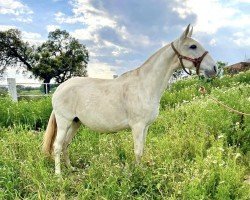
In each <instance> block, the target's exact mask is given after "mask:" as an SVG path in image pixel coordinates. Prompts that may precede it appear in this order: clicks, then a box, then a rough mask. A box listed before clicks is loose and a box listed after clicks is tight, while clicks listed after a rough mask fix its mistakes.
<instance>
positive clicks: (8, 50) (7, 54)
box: [0, 29, 33, 74]
mask: <svg viewBox="0 0 250 200" xmlns="http://www.w3.org/2000/svg"><path fill="white" fill-rule="evenodd" d="M32 51H33V48H32V47H31V46H30V45H29V44H28V42H24V41H23V40H22V37H21V31H19V30H17V29H9V30H7V31H0V74H3V73H4V72H5V70H6V67H7V66H15V65H16V64H17V63H19V65H20V64H23V66H26V67H27V68H28V69H31V63H32Z"/></svg>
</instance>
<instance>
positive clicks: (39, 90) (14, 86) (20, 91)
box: [0, 78, 59, 102]
mask: <svg viewBox="0 0 250 200" xmlns="http://www.w3.org/2000/svg"><path fill="white" fill-rule="evenodd" d="M58 85H59V84H57V83H16V79H15V78H7V85H6V84H5V85H3V84H1V85H0V86H1V87H2V88H4V91H5V90H6V91H8V93H9V95H10V96H11V98H12V99H13V101H16V102H17V101H18V99H19V98H20V97H41V96H48V95H50V94H51V93H52V92H51V91H50V88H51V87H52V86H53V87H52V89H53V90H54V89H55V86H58ZM36 86H37V87H36ZM41 86H43V87H41ZM53 90H52V91H53ZM34 91H35V94H30V93H32V92H33V93H34Z"/></svg>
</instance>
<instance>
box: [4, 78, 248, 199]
mask: <svg viewBox="0 0 250 200" xmlns="http://www.w3.org/2000/svg"><path fill="white" fill-rule="evenodd" d="M247 76H249V74H247ZM242 77H243V78H242ZM236 80H237V81H236ZM240 80H241V81H240ZM245 80H247V78H246V75H245V74H240V75H238V76H236V77H233V78H230V77H226V78H224V79H221V80H215V82H213V83H212V84H214V85H212V84H211V83H210V84H208V83H202V82H200V83H202V84H203V85H205V86H206V87H207V88H208V90H209V94H208V95H206V96H200V95H199V93H198V92H197V93H196V89H197V88H198V87H199V84H200V83H196V82H195V81H194V80H192V79H190V80H185V81H181V82H177V83H176V84H175V85H174V86H173V87H172V88H171V90H170V91H166V92H165V94H164V96H163V99H162V101H161V111H160V115H159V117H158V118H157V120H156V122H155V123H154V124H152V126H151V127H150V128H149V133H148V137H147V144H146V148H145V154H144V156H143V160H142V163H141V165H139V166H136V165H135V163H134V154H133V141H132V136H131V132H130V131H122V132H119V134H98V133H96V132H94V131H91V130H89V129H88V128H86V127H82V128H81V129H80V131H79V132H78V134H77V135H76V137H75V138H74V140H73V142H72V144H71V146H70V155H71V159H72V163H73V165H74V166H76V167H78V168H79V170H78V171H77V172H71V171H69V170H68V169H66V168H65V167H64V166H63V169H62V171H63V179H62V180H58V178H57V177H55V176H54V162H53V160H49V159H48V158H45V157H44V155H43V154H42V153H41V151H40V150H41V141H42V132H43V131H41V133H40V132H34V131H33V130H34V129H37V124H38V123H39V128H41V129H43V128H44V127H45V126H46V123H47V120H48V118H49V115H50V112H51V102H50V101H51V100H50V98H46V99H42V100H39V101H29V102H27V101H21V102H19V103H18V104H15V103H12V102H11V101H10V100H8V99H4V100H0V113H4V114H3V115H1V119H0V123H1V126H2V130H1V131H0V152H1V156H0V199H187V200H190V199H212V200H213V199H221V200H224V199H246V200H247V199H250V186H249V185H248V184H246V183H244V177H245V176H246V175H248V174H249V173H250V119H249V117H245V118H244V121H243V122H242V121H241V118H240V117H239V116H238V115H237V114H234V113H230V112H228V111H227V110H225V109H224V108H222V107H220V106H219V105H217V104H216V103H214V102H213V101H212V100H211V99H210V95H212V96H213V97H216V98H218V99H220V100H222V101H223V102H225V103H226V104H228V105H229V106H231V107H233V108H235V109H238V110H241V111H244V112H248V113H250V85H249V82H248V83H247V82H246V81H245ZM193 81H194V82H193ZM196 81H197V80H196ZM220 81H221V82H220ZM217 82H218V83H217ZM191 83H192V84H191ZM187 88H189V89H190V90H189V89H187ZM32 111H33V113H32Z"/></svg>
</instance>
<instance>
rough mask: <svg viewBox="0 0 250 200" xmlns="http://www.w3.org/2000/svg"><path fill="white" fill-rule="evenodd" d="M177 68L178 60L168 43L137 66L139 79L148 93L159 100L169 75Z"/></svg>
mask: <svg viewBox="0 0 250 200" xmlns="http://www.w3.org/2000/svg"><path fill="white" fill-rule="evenodd" d="M177 68H178V60H177V57H176V56H175V53H174V51H173V50H172V48H171V46H170V44H169V45H166V46H165V47H163V48H161V49H160V50H158V51H157V52H156V53H155V54H154V55H153V56H151V57H150V58H149V59H148V60H147V61H146V62H145V63H144V64H143V65H142V66H141V67H140V68H138V70H139V76H140V81H141V82H142V84H143V86H144V88H145V90H146V92H147V93H148V95H150V96H151V97H152V98H155V99H157V100H158V101H160V98H161V96H162V94H163V92H164V90H165V89H166V87H167V85H168V81H169V79H170V77H171V76H172V74H173V72H174V71H175V70H176V69H177Z"/></svg>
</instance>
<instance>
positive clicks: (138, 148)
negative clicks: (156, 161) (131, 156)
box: [132, 123, 148, 164]
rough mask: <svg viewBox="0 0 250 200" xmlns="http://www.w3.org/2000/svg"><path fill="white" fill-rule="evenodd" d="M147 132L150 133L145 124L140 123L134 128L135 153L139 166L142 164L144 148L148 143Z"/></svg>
mask: <svg viewBox="0 0 250 200" xmlns="http://www.w3.org/2000/svg"><path fill="white" fill-rule="evenodd" d="M147 132H148V126H146V125H145V124H143V123H138V124H135V125H134V126H132V134H133V140H134V153H135V159H136V163H137V164H139V163H140V162H141V157H142V154H143V148H144V144H145V141H146V135H147Z"/></svg>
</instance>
